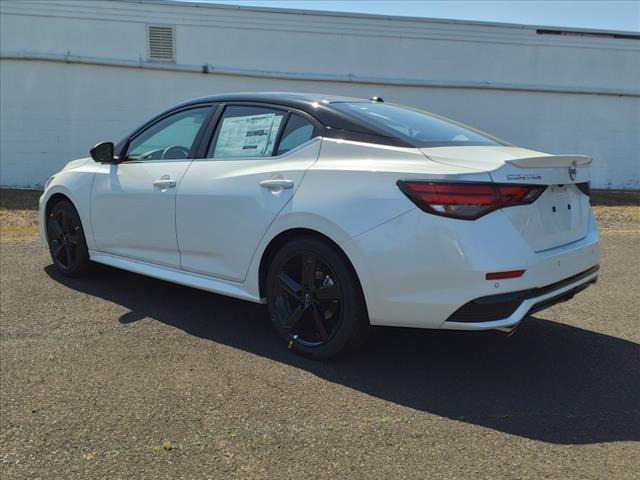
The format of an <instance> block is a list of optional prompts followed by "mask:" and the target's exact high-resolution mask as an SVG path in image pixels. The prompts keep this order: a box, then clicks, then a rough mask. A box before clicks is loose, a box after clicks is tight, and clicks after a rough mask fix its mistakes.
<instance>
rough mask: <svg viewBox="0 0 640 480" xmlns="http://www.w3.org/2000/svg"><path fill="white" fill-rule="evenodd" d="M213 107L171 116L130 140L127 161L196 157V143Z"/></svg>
mask: <svg viewBox="0 0 640 480" xmlns="http://www.w3.org/2000/svg"><path fill="white" fill-rule="evenodd" d="M209 109H210V107H200V108H194V109H191V110H185V111H182V112H178V113H175V114H173V115H170V116H168V117H166V118H164V119H162V120H160V121H159V122H157V123H154V124H153V125H151V126H150V127H149V128H147V129H146V130H144V131H143V132H142V133H140V134H139V135H138V136H137V137H135V138H134V139H133V140H131V143H129V148H128V149H127V156H126V159H127V160H176V159H183V158H193V156H194V153H195V152H193V151H192V148H193V147H194V145H193V143H194V141H195V139H196V136H197V135H198V131H199V130H200V128H201V127H202V124H203V123H204V121H205V119H206V118H207V114H208V113H209Z"/></svg>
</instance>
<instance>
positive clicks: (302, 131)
mask: <svg viewBox="0 0 640 480" xmlns="http://www.w3.org/2000/svg"><path fill="white" fill-rule="evenodd" d="M312 138H313V123H311V122H310V121H309V120H307V119H306V118H304V117H303V116H302V115H297V114H295V113H292V114H291V116H290V117H289V120H287V126H286V127H285V128H284V132H282V138H281V139H280V143H279V144H278V151H277V152H276V155H283V154H285V153H287V152H288V151H290V150H293V149H294V148H296V147H299V146H300V145H302V144H303V143H305V142H308V141H309V140H311V139H312Z"/></svg>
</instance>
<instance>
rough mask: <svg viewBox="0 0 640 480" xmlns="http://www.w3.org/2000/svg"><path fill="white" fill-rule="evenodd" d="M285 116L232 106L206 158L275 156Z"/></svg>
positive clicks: (269, 109)
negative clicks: (276, 143)
mask: <svg viewBox="0 0 640 480" xmlns="http://www.w3.org/2000/svg"><path fill="white" fill-rule="evenodd" d="M284 115H285V112H283V111H281V110H275V109H271V108H265V107H248V106H246V107H245V106H236V107H234V106H231V107H227V108H225V110H224V114H223V115H222V118H221V119H220V122H219V123H218V127H217V130H216V134H215V136H214V138H213V142H212V143H211V146H210V147H209V152H208V153H207V158H237V157H242V158H246V157H269V156H271V155H273V148H274V146H275V142H276V138H277V136H278V131H279V129H280V124H281V123H282V119H283V118H284Z"/></svg>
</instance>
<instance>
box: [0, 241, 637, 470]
mask: <svg viewBox="0 0 640 480" xmlns="http://www.w3.org/2000/svg"><path fill="white" fill-rule="evenodd" d="M0 247H1V259H0V260H1V263H0V267H1V272H0V273H1V277H0V278H1V287H2V288H1V294H0V307H1V311H0V312H1V324H0V327H1V329H0V340H1V341H0V353H1V368H0V414H1V415H0V462H1V464H2V466H1V473H2V475H1V476H2V478H3V479H7V480H9V479H18V478H20V479H30V480H35V479H38V478H40V479H76V478H78V479H79V478H83V479H110V480H115V479H138V478H139V479H223V478H243V479H253V478H263V479H280V478H296V479H302V478H326V479H342V478H354V479H356V478H362V479H387V478H388V479H401V478H416V479H417V478H427V477H430V478H439V479H466V478H469V479H476V480H477V479H479V478H519V479H536V480H537V479H542V478H554V479H555V478H557V479H568V478H571V479H573V478H583V479H598V480H601V479H623V478H626V479H632V478H633V479H637V478H639V475H640V345H639V342H640V313H639V312H640V293H639V292H640V289H639V282H640V275H639V274H640V236H639V235H637V234H605V235H604V237H603V261H602V268H601V274H600V281H599V282H598V284H597V285H596V286H594V287H591V288H589V289H587V290H586V291H584V292H583V293H581V294H580V295H578V296H577V297H576V298H575V299H574V300H573V301H571V302H569V303H566V304H561V305H558V306H555V307H553V308H552V309H549V310H546V311H542V312H539V313H537V314H536V315H535V316H534V317H531V318H528V319H527V320H526V321H525V323H524V324H523V326H522V327H521V328H520V329H519V330H518V331H517V333H516V334H515V335H514V336H512V337H510V338H507V337H506V336H505V335H504V334H500V333H495V332H483V333H465V332H443V331H420V330H402V329H390V328H377V329H375V330H374V332H373V335H372V337H371V339H370V341H369V342H368V344H367V345H366V346H365V348H364V349H363V350H361V351H359V352H357V353H356V354H354V355H352V356H350V357H348V358H346V359H343V360H341V361H334V362H316V361H312V360H307V359H304V358H301V357H299V356H297V355H296V354H294V353H292V352H291V351H289V350H288V349H287V348H286V345H285V344H284V343H283V342H282V341H281V340H279V338H278V337H277V335H276V334H275V333H274V332H273V331H272V329H271V327H270V324H269V320H268V318H267V315H266V310H265V308H264V307H263V306H261V305H255V304H251V303H245V302H241V301H238V300H233V299H228V298H225V297H221V296H217V295H213V294H210V293H206V292H202V291H197V290H193V289H189V288H186V287H181V286H177V285H172V284H169V283H165V282H162V281H159V280H154V279H151V278H145V277H142V276H138V275H135V274H131V273H127V272H122V271H118V270H115V269H111V268H107V267H98V268H97V269H96V271H95V272H94V273H93V275H92V276H90V277H88V278H84V279H74V280H71V279H66V278H63V277H61V276H59V275H58V274H57V273H56V272H55V271H54V269H53V268H52V266H51V265H50V260H49V258H48V254H47V251H46V249H45V248H44V247H43V246H41V245H40V244H39V243H38V242H37V241H36V240H35V239H27V240H19V241H8V242H4V243H2V244H1V245H0Z"/></svg>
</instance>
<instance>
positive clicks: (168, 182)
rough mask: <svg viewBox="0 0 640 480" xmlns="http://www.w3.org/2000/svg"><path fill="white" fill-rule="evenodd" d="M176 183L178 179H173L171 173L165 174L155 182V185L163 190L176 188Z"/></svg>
mask: <svg viewBox="0 0 640 480" xmlns="http://www.w3.org/2000/svg"><path fill="white" fill-rule="evenodd" d="M176 185H177V184H176V181H175V180H173V179H172V178H171V177H170V176H169V175H163V176H161V177H160V179H159V180H156V181H155V182H153V186H154V187H157V188H159V189H160V190H162V191H164V190H167V189H168V188H175V186H176Z"/></svg>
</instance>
